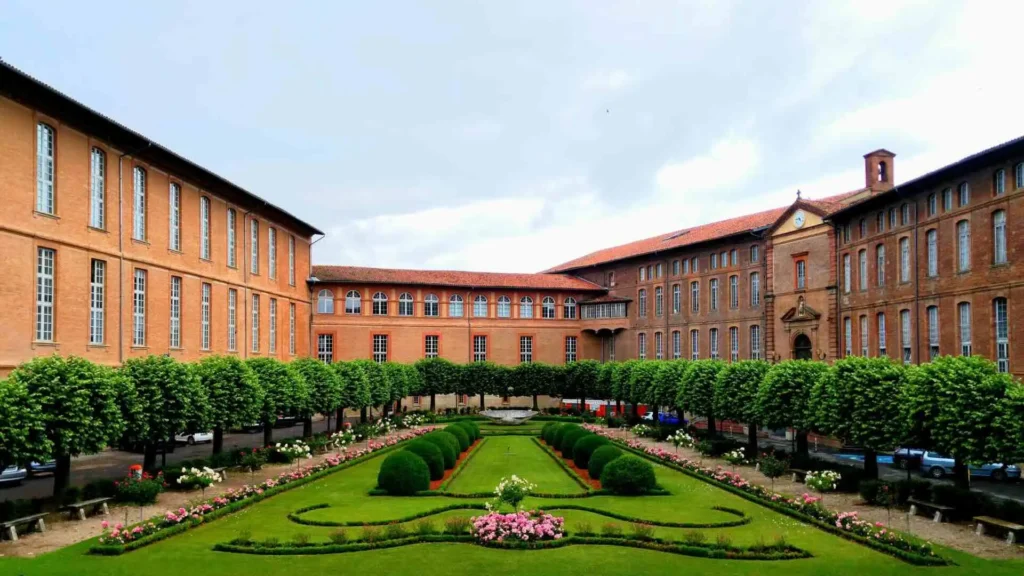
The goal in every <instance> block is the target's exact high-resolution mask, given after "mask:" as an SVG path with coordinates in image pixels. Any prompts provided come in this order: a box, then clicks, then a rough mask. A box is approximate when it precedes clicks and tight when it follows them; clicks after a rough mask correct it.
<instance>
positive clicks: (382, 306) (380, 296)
mask: <svg viewBox="0 0 1024 576" xmlns="http://www.w3.org/2000/svg"><path fill="white" fill-rule="evenodd" d="M371 312H373V315H374V316H387V315H388V295H387V294H385V293H383V292H380V291H378V292H374V293H373V307H372V310H371Z"/></svg>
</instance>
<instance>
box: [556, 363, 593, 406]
mask: <svg viewBox="0 0 1024 576" xmlns="http://www.w3.org/2000/svg"><path fill="white" fill-rule="evenodd" d="M600 366H601V364H600V363H599V362H598V361H597V360H578V361H576V362H570V363H569V364H566V365H565V368H564V369H563V370H564V372H565V388H564V390H563V391H562V397H563V398H579V399H580V410H581V411H583V410H586V408H587V406H586V404H587V398H590V397H593V396H594V391H595V390H596V389H597V374H598V371H599V369H600Z"/></svg>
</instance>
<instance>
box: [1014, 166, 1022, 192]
mask: <svg viewBox="0 0 1024 576" xmlns="http://www.w3.org/2000/svg"><path fill="white" fill-rule="evenodd" d="M1013 173H1014V181H1015V182H1014V183H1015V184H1016V187H1017V188H1024V162H1021V163H1020V164H1017V166H1016V168H1014V169H1013Z"/></svg>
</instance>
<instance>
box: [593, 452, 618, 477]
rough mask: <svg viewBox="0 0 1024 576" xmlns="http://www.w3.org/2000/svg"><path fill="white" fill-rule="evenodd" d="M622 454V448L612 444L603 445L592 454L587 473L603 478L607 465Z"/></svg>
mask: <svg viewBox="0 0 1024 576" xmlns="http://www.w3.org/2000/svg"><path fill="white" fill-rule="evenodd" d="M620 456H622V450H620V449H619V448H617V447H615V446H614V445H612V444H606V445H604V446H601V447H600V448H598V449H597V450H594V452H593V453H592V454H591V455H590V462H588V463H587V473H588V474H590V477H591V478H595V479H598V478H601V473H602V472H604V468H605V466H607V465H608V463H609V462H611V461H613V460H615V459H616V458H619V457H620Z"/></svg>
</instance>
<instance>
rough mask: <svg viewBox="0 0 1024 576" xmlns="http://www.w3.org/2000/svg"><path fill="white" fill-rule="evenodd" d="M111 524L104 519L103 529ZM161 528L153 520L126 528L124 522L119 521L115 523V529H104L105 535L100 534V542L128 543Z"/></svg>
mask: <svg viewBox="0 0 1024 576" xmlns="http://www.w3.org/2000/svg"><path fill="white" fill-rule="evenodd" d="M109 526H110V523H109V522H107V521H106V520H104V521H103V529H104V530H106V529H107V528H108V527H109ZM159 529H160V528H159V527H158V526H157V525H156V524H154V523H152V522H145V523H142V524H136V525H135V526H132V527H131V528H125V527H124V525H123V524H121V523H120V522H118V523H117V524H114V529H113V530H111V531H110V532H106V531H104V533H103V536H100V544H127V543H129V542H131V541H132V540H135V539H138V538H141V537H142V536H145V535H147V534H152V533H154V532H156V531H157V530H159Z"/></svg>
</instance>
